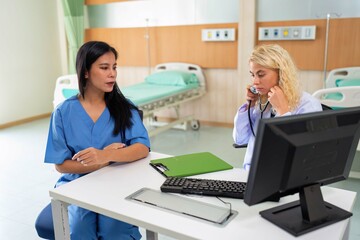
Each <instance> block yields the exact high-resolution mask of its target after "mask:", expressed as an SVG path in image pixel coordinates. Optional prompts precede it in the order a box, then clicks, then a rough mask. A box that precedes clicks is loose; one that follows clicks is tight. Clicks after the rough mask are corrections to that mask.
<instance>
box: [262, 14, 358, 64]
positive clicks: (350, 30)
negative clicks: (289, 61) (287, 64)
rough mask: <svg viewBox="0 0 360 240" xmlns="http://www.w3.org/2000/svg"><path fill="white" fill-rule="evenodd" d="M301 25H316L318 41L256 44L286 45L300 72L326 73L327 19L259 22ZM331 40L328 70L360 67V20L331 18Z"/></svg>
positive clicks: (277, 24)
mask: <svg viewBox="0 0 360 240" xmlns="http://www.w3.org/2000/svg"><path fill="white" fill-rule="evenodd" d="M302 25H316V39H315V40H307V41H290V40H289V41H257V44H268V43H277V44H279V45H281V46H283V47H284V48H285V49H286V50H288V51H289V53H290V54H291V55H292V57H293V58H294V60H295V62H296V64H297V66H298V68H299V69H301V70H324V58H325V40H326V39H325V38H326V19H317V20H299V21H278V22H258V23H257V27H275V26H302ZM257 34H258V33H257ZM256 37H258V36H256ZM328 40H329V45H328V57H327V61H328V62H327V70H331V69H334V68H341V67H351V66H360V44H359V42H360V18H339V19H331V20H330V30H329V39H328Z"/></svg>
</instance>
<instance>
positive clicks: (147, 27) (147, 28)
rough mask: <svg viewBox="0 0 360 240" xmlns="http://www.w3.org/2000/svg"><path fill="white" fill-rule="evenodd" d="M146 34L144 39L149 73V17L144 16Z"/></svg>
mask: <svg viewBox="0 0 360 240" xmlns="http://www.w3.org/2000/svg"><path fill="white" fill-rule="evenodd" d="M145 21H146V35H145V39H146V47H147V59H148V68H149V69H148V71H149V75H150V74H151V55H150V32H149V19H148V18H146V19H145Z"/></svg>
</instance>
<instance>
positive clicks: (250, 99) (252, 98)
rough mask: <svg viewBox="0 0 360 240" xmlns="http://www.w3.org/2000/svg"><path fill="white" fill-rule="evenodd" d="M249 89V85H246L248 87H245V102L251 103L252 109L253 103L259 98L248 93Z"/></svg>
mask: <svg viewBox="0 0 360 240" xmlns="http://www.w3.org/2000/svg"><path fill="white" fill-rule="evenodd" d="M250 87H251V85H248V86H247V87H246V100H247V101H248V102H249V101H251V105H250V107H254V105H255V102H256V100H257V98H258V97H259V95H258V94H254V93H252V92H251V91H250Z"/></svg>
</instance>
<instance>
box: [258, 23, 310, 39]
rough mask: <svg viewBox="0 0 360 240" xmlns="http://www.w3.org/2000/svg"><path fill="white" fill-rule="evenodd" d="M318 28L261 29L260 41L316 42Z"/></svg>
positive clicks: (285, 27)
mask: <svg viewBox="0 0 360 240" xmlns="http://www.w3.org/2000/svg"><path fill="white" fill-rule="evenodd" d="M315 37H316V26H284V27H260V28H259V41H270V40H271V41H274V40H314V39H315Z"/></svg>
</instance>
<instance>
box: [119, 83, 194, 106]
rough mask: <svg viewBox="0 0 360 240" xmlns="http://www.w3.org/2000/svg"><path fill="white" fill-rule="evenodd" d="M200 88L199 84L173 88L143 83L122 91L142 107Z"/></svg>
mask: <svg viewBox="0 0 360 240" xmlns="http://www.w3.org/2000/svg"><path fill="white" fill-rule="evenodd" d="M198 87H199V84H198V83H194V84H188V85H186V86H171V85H157V84H149V83H146V82H142V83H138V84H134V85H131V86H128V87H122V88H121V89H120V90H121V92H122V93H123V94H124V96H125V97H126V98H128V99H130V100H131V101H132V102H133V103H134V104H135V105H137V106H140V105H143V104H147V103H151V102H153V101H155V100H158V99H161V98H166V97H169V96H172V95H176V94H179V93H181V92H186V91H188V90H191V89H196V88H198Z"/></svg>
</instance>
